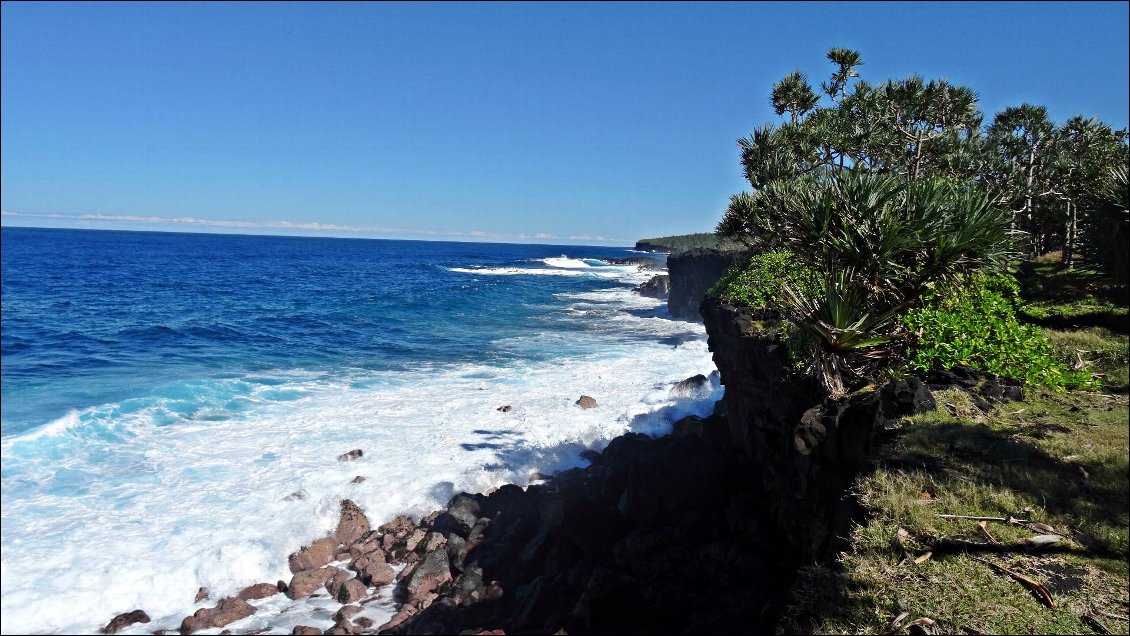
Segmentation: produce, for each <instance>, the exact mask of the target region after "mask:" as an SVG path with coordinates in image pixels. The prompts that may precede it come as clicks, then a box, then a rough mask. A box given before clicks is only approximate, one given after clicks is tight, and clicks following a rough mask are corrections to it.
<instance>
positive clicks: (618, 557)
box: [380, 417, 793, 634]
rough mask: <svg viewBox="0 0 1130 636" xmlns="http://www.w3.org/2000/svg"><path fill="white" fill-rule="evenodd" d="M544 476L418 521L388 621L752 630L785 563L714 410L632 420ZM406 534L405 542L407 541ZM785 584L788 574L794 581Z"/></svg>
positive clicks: (404, 625)
mask: <svg viewBox="0 0 1130 636" xmlns="http://www.w3.org/2000/svg"><path fill="white" fill-rule="evenodd" d="M586 457H587V458H588V459H589V461H591V462H592V465H591V466H589V467H587V468H575V469H571V470H566V471H564V472H562V473H559V474H557V475H556V476H554V477H553V478H552V479H551V480H550V481H548V482H547V483H545V484H544V485H531V486H529V487H528V488H526V489H522V488H520V487H518V486H513V485H507V486H503V487H501V488H499V489H498V490H496V491H494V492H493V493H491V494H489V495H481V494H479V495H472V494H467V493H462V494H459V495H456V496H455V497H454V498H453V499H452V500H451V501H450V502H449V504H448V506H447V508H446V509H445V510H444V511H442V512H440V513H439V514H434V515H430V517H431V521H430V522H428V520H427V518H425V520H422V521H421V524H420V527H419V528H417V529H415V530H413V531H411V532H403V534H406V535H407V536H408V537H409V538H411V537H412V536H414V535H415V534H417V533H419V532H421V531H423V532H424V533H425V538H424V539H421V540H419V541H416V542H415V544H414V548H412V552H411V553H410V554H403V555H401V557H400V558H401V559H402V560H403V561H406V562H410V563H409V565H408V566H407V567H406V568H405V569H404V570H403V571H402V572H401V573H400V575H399V576H398V579H397V589H396V594H395V598H396V599H397V600H398V601H399V602H400V606H399V607H400V610H399V612H398V614H397V615H396V616H395V617H394V618H393V619H392V620H391V621H389V622H388V623H387V624H385V625H382V626H380V632H381V633H392V634H414V633H507V634H511V633H523V632H525V633H562V630H564V633H594V632H595V633H602V632H603V633H625V632H628V633H679V632H688V631H689V632H702V633H707V632H711V633H713V632H721V633H729V632H743V633H757V632H761V631H764V630H765V629H766V628H768V627H770V626H771V625H772V621H773V620H774V617H775V613H776V610H775V605H774V601H775V599H777V598H778V597H779V592H780V590H781V589H782V586H781V580H782V579H781V577H785V578H786V582H787V578H788V576H789V571H790V568H791V567H792V566H793V564H792V563H791V562H789V563H788V567H785V568H781V567H780V565H781V563H785V562H788V561H789V560H788V559H784V560H782V559H779V558H777V557H776V555H773V556H772V557H771V558H770V557H767V556H766V555H768V554H771V551H767V549H766V546H768V545H774V544H776V539H774V538H773V537H772V536H771V534H766V533H765V532H763V531H762V529H761V528H760V525H759V522H758V519H757V509H758V507H759V501H760V500H761V499H762V498H763V497H764V495H763V494H762V493H761V492H760V489H759V488H758V486H757V484H756V482H755V481H754V480H752V479H751V473H750V472H749V467H748V466H747V465H745V463H744V462H743V461H741V458H740V456H739V455H738V454H737V453H735V452H734V449H733V448H732V446H731V444H730V442H729V439H728V430H727V425H726V422H725V420H724V419H722V418H720V417H714V418H707V419H701V418H697V417H689V418H685V419H683V420H681V421H680V422H678V423H677V424H676V425H675V433H674V434H673V435H670V436H667V437H662V438H654V439H653V438H649V437H647V436H645V435H639V434H628V435H625V436H622V437H619V438H617V439H615V440H613V441H612V442H611V443H610V444H609V445H608V447H607V448H605V450H604V451H603V452H601V453H596V452H590V453H587V454H586ZM404 545H405V547H406V548H407V547H408V545H410V543H409V541H407V540H406V541H405V544H404ZM786 587H787V586H786Z"/></svg>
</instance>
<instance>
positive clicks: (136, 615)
mask: <svg viewBox="0 0 1130 636" xmlns="http://www.w3.org/2000/svg"><path fill="white" fill-rule="evenodd" d="M148 622H149V615H148V614H146V613H145V612H143V611H141V610H133V611H132V612H126V613H125V614H118V615H117V616H115V617H114V618H112V619H111V620H110V622H109V623H107V624H106V626H105V627H103V628H102V633H103V634H117V633H118V632H119V631H121V630H123V629H125V628H127V627H129V626H130V625H134V624H137V623H148Z"/></svg>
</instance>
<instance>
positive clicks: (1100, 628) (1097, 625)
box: [1079, 614, 1111, 634]
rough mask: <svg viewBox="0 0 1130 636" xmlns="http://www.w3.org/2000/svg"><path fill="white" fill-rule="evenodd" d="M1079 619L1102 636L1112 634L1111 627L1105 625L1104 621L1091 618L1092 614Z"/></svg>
mask: <svg viewBox="0 0 1130 636" xmlns="http://www.w3.org/2000/svg"><path fill="white" fill-rule="evenodd" d="M1079 618H1080V619H1082V620H1083V622H1084V623H1086V625H1087V627H1090V628H1091V629H1093V630H1095V631H1096V632H1098V633H1100V634H1109V633H1111V632H1110V628H1109V627H1107V626H1106V625H1103V622H1102V621H1100V620H1099V619H1097V618H1095V617H1094V616H1091V615H1090V614H1084V615H1082V616H1080V617H1079Z"/></svg>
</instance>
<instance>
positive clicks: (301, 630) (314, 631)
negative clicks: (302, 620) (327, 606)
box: [290, 625, 322, 636]
mask: <svg viewBox="0 0 1130 636" xmlns="http://www.w3.org/2000/svg"><path fill="white" fill-rule="evenodd" d="M290 633H291V634H293V635H294V636H322V630H320V629H318V628H317V627H310V626H309V625H295V626H294V629H292V630H290Z"/></svg>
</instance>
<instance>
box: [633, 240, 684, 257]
mask: <svg viewBox="0 0 1130 636" xmlns="http://www.w3.org/2000/svg"><path fill="white" fill-rule="evenodd" d="M634 249H635V250H636V251H637V252H655V253H657V254H678V253H679V252H681V251H682V250H680V249H679V248H677V247H671V246H670V245H660V244H658V243H648V242H647V241H636V246H635V248H634Z"/></svg>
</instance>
